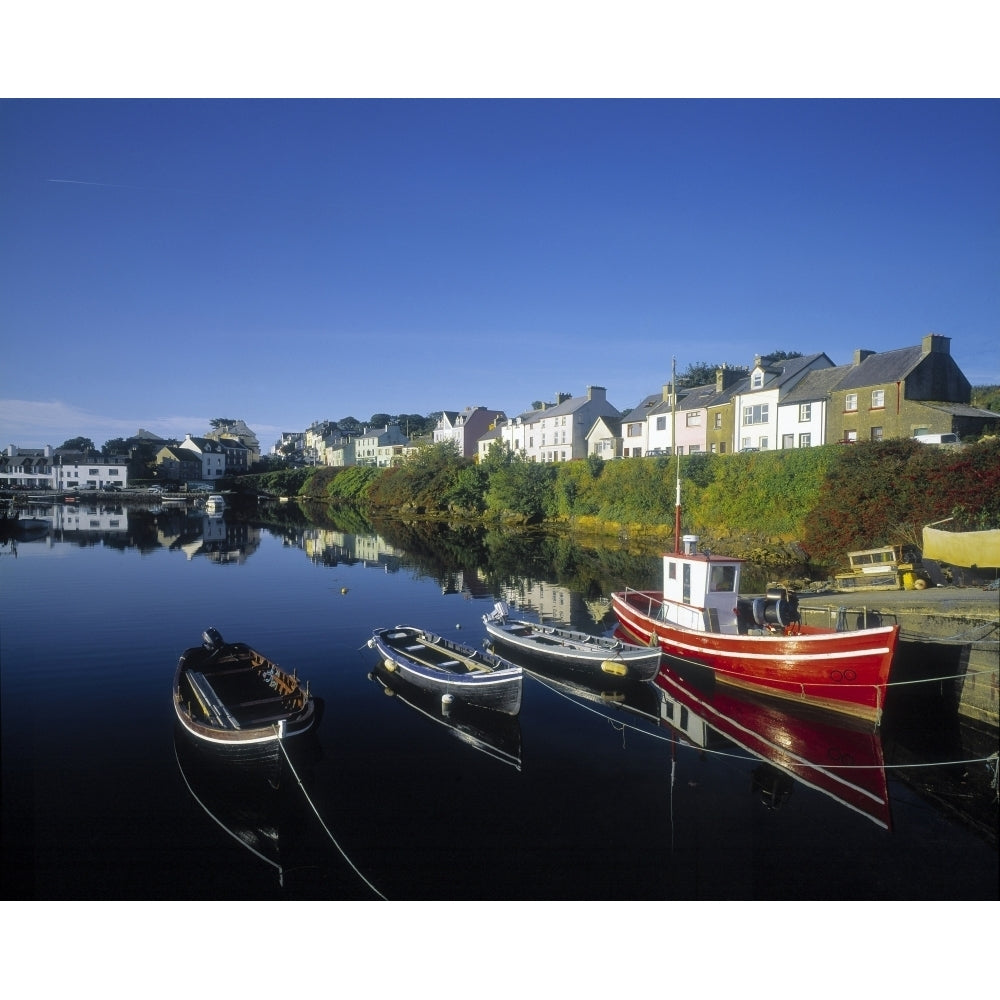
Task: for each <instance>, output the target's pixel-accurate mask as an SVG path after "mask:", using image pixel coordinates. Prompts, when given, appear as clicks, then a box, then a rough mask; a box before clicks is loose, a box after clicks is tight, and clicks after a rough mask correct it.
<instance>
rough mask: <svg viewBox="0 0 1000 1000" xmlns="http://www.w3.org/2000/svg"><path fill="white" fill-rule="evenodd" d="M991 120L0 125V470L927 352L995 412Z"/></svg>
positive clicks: (46, 113) (460, 102) (250, 120)
mask: <svg viewBox="0 0 1000 1000" xmlns="http://www.w3.org/2000/svg"><path fill="white" fill-rule="evenodd" d="M998 126H1000V103H998V102H997V101H995V100H963V99H952V100H937V101H935V100H930V101H927V100H809V99H800V100H775V101H769V100H755V99H750V100H718V99H708V100H688V99H663V100H660V99H652V100H635V99H615V100H582V99H581V100H558V99H555V100H533V99H521V100H496V99H489V100H467V99H450V100H448V99H446V100H423V99H414V100H392V99H389V100H357V99H343V100H270V101H252V100H250V101H248V100H204V101H193V100H159V101H158V100H134V99H121V100H61V99H55V100H35V99H30V98H27V99H15V100H9V99H8V100H4V101H2V102H0V136H2V141H3V147H2V148H3V155H2V157H0V330H2V332H3V333H2V335H3V340H4V342H5V344H6V345H7V346H6V351H5V363H4V365H3V375H2V378H0V446H6V445H7V444H16V445H19V446H21V447H38V446H40V445H43V444H51V445H53V446H56V445H59V444H61V443H62V442H63V441H64V440H66V439H67V438H70V437H75V436H77V435H83V436H86V437H90V438H92V439H93V440H94V441H95V443H96V444H97V445H101V444H103V443H104V441H106V440H108V439H109V438H113V437H125V436H128V435H130V434H133V433H135V432H136V431H137V430H138V428H140V427H143V428H146V429H148V430H151V431H154V432H155V433H157V434H160V435H162V436H165V437H169V436H179V437H182V436H183V435H184V434H185V433H188V432H190V433H193V434H202V433H204V432H205V431H206V430H207V429H208V421H209V420H210V419H211V418H213V417H219V416H221V417H233V418H242V419H243V420H245V421H246V422H247V423H248V424H249V425H250V426H251V428H253V429H254V430H255V431H256V432H257V434H258V437H259V438H260V440H261V443H262V445H263V446H264V447H265V448H267V447H270V445H271V444H272V443H273V442H274V440H275V439H276V438H277V436H278V434H279V433H280V432H282V431H289V430H301V429H304V428H305V427H306V426H308V425H309V424H311V423H312V422H314V421H317V420H323V419H333V420H336V419H338V418H340V417H344V416H353V417H356V418H357V419H359V420H362V421H363V420H366V419H367V418H368V417H369V416H370V415H371V414H373V413H376V412H388V413H421V414H426V413H429V412H431V411H435V410H441V409H449V410H456V409H462V408H464V407H465V406H475V405H480V404H481V405H484V406H488V407H491V408H497V409H502V410H506V411H507V412H508V413H509V414H514V413H518V412H521V411H523V410H525V409H527V408H529V407H530V405H531V403H532V401H534V400H552V399H553V398H554V396H555V394H556V393H557V392H569V393H571V394H573V395H580V394H582V393H583V392H585V391H586V387H587V386H588V385H603V386H605V387H606V388H607V391H608V399H609V400H610V401H611V402H612V403H613V404H614V405H615V406H617V407H618V408H619V409H626V408H628V407H630V406H633V405H635V404H636V403H638V402H639V401H640V400H641V399H642V398H643V397H644V396H646V395H648V394H650V393H653V392H657V391H659V389H660V387H661V386H662V384H663V382H665V381H666V380H667V379H668V378H669V374H670V365H671V358H672V357H676V359H677V365H678V369H679V370H680V371H683V370H684V369H685V368H686V367H687V365H689V364H692V363H698V362H709V363H716V362H723V361H725V362H729V363H734V364H749V363H751V362H752V359H753V356H754V354H756V353H767V352H769V351H772V350H786V351H800V352H802V353H804V354H810V353H813V352H818V351H824V352H826V354H827V355H828V356H829V357H830V358H831V360H832V361H833V362H834V363H836V364H843V363H846V362H848V361H850V359H851V356H852V354H853V352H854V350H855V349H856V348H867V349H872V350H876V351H885V350H892V349H895V348H900V347H906V346H909V345H913V344H917V343H919V342H920V340H921V338H922V337H923V336H924V335H925V334H926V333H929V332H935V333H939V334H943V335H944V336H947V337H950V338H951V350H952V354H953V355H954V357H955V359H956V360H957V362H958V364H959V366H960V367H961V369H962V370H963V371H964V372H965V374H966V376H967V377H968V378H969V380H970V381H971V382H972V383H973V385H980V384H996V383H1000V350H998V348H997V346H996V343H997V333H998V325H1000V323H998V319H1000V302H998V285H1000V271H998V267H997V264H998V260H1000V254H998V251H1000V239H998V236H1000V229H998V223H1000V213H998V207H1000V199H998V193H1000V185H998V183H997V179H998V177H1000V127H998Z"/></svg>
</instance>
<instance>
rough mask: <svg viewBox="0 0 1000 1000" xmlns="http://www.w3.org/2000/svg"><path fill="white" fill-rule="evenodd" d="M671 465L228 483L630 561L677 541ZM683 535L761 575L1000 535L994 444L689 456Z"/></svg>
mask: <svg viewBox="0 0 1000 1000" xmlns="http://www.w3.org/2000/svg"><path fill="white" fill-rule="evenodd" d="M675 461H676V459H675V458H673V457H669V456H662V457H651V458H635V459H621V460H615V461H607V462H606V461H603V460H602V459H599V458H594V457H591V458H588V459H583V460H579V461H574V462H563V463H552V464H543V463H537V462H530V461H524V460H521V459H519V458H517V457H516V456H511V455H510V454H508V453H506V452H504V451H502V450H501V449H496V450H495V451H493V452H491V453H490V455H489V456H488V457H487V458H486V460H485V461H483V462H478V463H477V462H474V461H472V460H471V459H466V458H463V457H461V456H460V455H459V454H458V452H457V450H456V449H455V447H454V446H453V445H451V444H450V442H445V443H441V444H437V445H433V446H429V447H427V448H425V449H422V450H421V451H420V452H419V453H417V454H415V455H414V456H413V457H411V458H409V459H408V460H406V461H405V462H403V463H402V464H400V465H398V466H394V467H392V468H384V469H379V468H374V467H370V466H350V467H347V468H342V469H335V468H325V467H314V468H300V469H287V470H278V471H273V472H268V473H263V474H259V475H249V476H243V477H240V478H239V479H238V480H233V481H231V482H230V483H229V484H228V485H229V486H230V488H232V489H235V490H254V491H260V492H265V493H269V494H272V495H278V496H284V497H289V498H293V497H294V498H296V499H299V500H303V501H312V502H323V503H328V504H335V505H338V506H353V507H356V508H358V509H360V510H363V511H366V512H368V513H372V514H382V515H388V514H392V515H393V516H396V517H402V518H405V519H416V518H436V519H447V520H449V521H461V520H475V521H480V522H484V523H494V524H497V523H499V524H508V525H524V526H529V525H545V526H546V527H558V528H560V529H564V530H568V531H572V532H574V533H576V534H581V535H588V534H590V535H594V536H603V537H605V538H607V537H611V538H615V539H618V540H619V541H620V542H621V543H622V544H623V545H625V546H626V547H628V548H629V549H633V550H635V551H641V550H643V549H647V548H657V547H659V548H662V547H663V546H664V545H666V544H668V543H670V544H672V539H673V526H674V511H675V498H676V491H675V476H676V466H675V464H674V463H675ZM681 488H682V494H683V515H684V518H683V524H682V530H683V531H684V532H685V533H688V532H690V533H693V534H697V535H699V536H700V539H701V544H702V545H705V546H710V547H711V548H712V549H713V550H714V551H717V552H719V553H722V554H727V555H733V556H740V557H742V558H746V559H750V560H752V561H754V562H756V563H758V564H761V565H765V566H767V565H771V566H787V565H793V564H806V565H809V566H811V567H813V568H816V569H822V568H832V567H835V566H837V565H839V564H841V563H842V562H843V560H844V557H845V553H846V552H848V551H850V550H856V549H864V548H871V547H875V546H880V545H914V546H917V547H919V545H920V541H921V529H922V528H923V526H924V525H925V524H929V523H931V522H934V521H940V520H942V519H943V518H953V519H954V520H953V521H951V522H950V524H951V525H952V526H953V527H954V528H955V529H956V530H983V529H988V528H1000V439H997V438H984V439H982V440H980V441H978V442H976V443H974V444H968V445H963V446H960V447H935V446H929V445H925V444H921V443H919V442H916V441H913V440H908V439H902V440H892V441H884V442H871V443H861V444H855V445H839V444H838V445H825V446H822V447H815V448H807V449H791V450H782V451H772V452H752V453H743V454H740V453H737V454H731V455H714V454H710V453H701V454H694V455H690V456H683V457H682V458H681Z"/></svg>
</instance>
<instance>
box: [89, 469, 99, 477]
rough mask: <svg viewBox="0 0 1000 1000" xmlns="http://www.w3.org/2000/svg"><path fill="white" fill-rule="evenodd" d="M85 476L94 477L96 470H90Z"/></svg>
mask: <svg viewBox="0 0 1000 1000" xmlns="http://www.w3.org/2000/svg"><path fill="white" fill-rule="evenodd" d="M87 475H88V476H96V475H97V469H91V470H90V472H88V473H87Z"/></svg>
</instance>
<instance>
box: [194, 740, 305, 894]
mask: <svg viewBox="0 0 1000 1000" xmlns="http://www.w3.org/2000/svg"><path fill="white" fill-rule="evenodd" d="M295 743H296V746H295V748H294V749H295V753H294V756H293V757H292V760H293V761H294V767H295V772H297V774H298V775H299V776H301V775H302V774H303V773H304V772H308V770H309V769H310V768H311V766H312V765H313V764H315V762H316V760H318V758H319V756H320V748H319V744H318V742H317V741H316V739H315V736H314V735H312V734H307V735H305V736H304V737H300V738H299V739H298V740H296V741H295ZM174 752H175V755H176V758H177V766H178V768H179V770H180V775H181V778H182V780H183V781H184V784H185V786H186V787H187V789H188V791H189V792H190V793H191V797H192V798H193V799H194V800H195V802H196V803H197V804H198V805H199V806H200V807H201V809H203V810H204V812H205V814H206V816H208V818H209V819H211V820H212V821H213V822H214V823H215V824H217V825H218V826H219V827H220V828H221V829H222V830H223V831H225V833H227V834H228V835H229V836H230V837H232V838H233V839H234V840H235V841H236V842H237V843H239V844H240V845H241V846H242V847H244V848H246V850H247V851H249V852H250V853H251V854H252V855H254V856H255V857H256V858H258V859H259V860H260V862H261V863H263V864H265V865H268V866H270V867H271V868H273V869H274V871H275V873H276V875H277V880H278V885H279V886H281V887H284V885H285V874H286V872H287V871H288V870H289V867H290V863H291V859H292V857H293V856H294V854H295V851H296V849H298V848H300V847H301V844H302V841H303V837H304V835H305V832H306V829H307V826H308V823H309V815H308V805H307V803H306V800H305V798H304V796H303V793H302V789H301V787H300V786H299V782H298V781H297V780H296V774H295V773H293V770H292V767H291V766H290V765H289V762H288V758H286V757H285V755H284V753H283V751H282V748H281V747H276V746H274V745H270V746H267V747H262V748H258V749H257V751H256V752H253V753H251V752H249V751H248V749H247V748H245V747H240V748H236V749H230V748H227V747H216V746H214V745H211V744H206V743H204V742H203V741H199V740H197V739H195V738H194V737H193V736H192V735H191V734H190V733H188V732H187V731H186V730H185V729H183V728H182V726H181V725H180V723H175V726H174ZM300 866H301V862H300Z"/></svg>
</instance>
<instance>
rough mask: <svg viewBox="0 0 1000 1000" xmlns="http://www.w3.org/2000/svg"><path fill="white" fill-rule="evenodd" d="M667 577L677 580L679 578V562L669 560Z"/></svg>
mask: <svg viewBox="0 0 1000 1000" xmlns="http://www.w3.org/2000/svg"><path fill="white" fill-rule="evenodd" d="M667 579H668V580H676V579H677V563H675V562H668V563H667Z"/></svg>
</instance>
